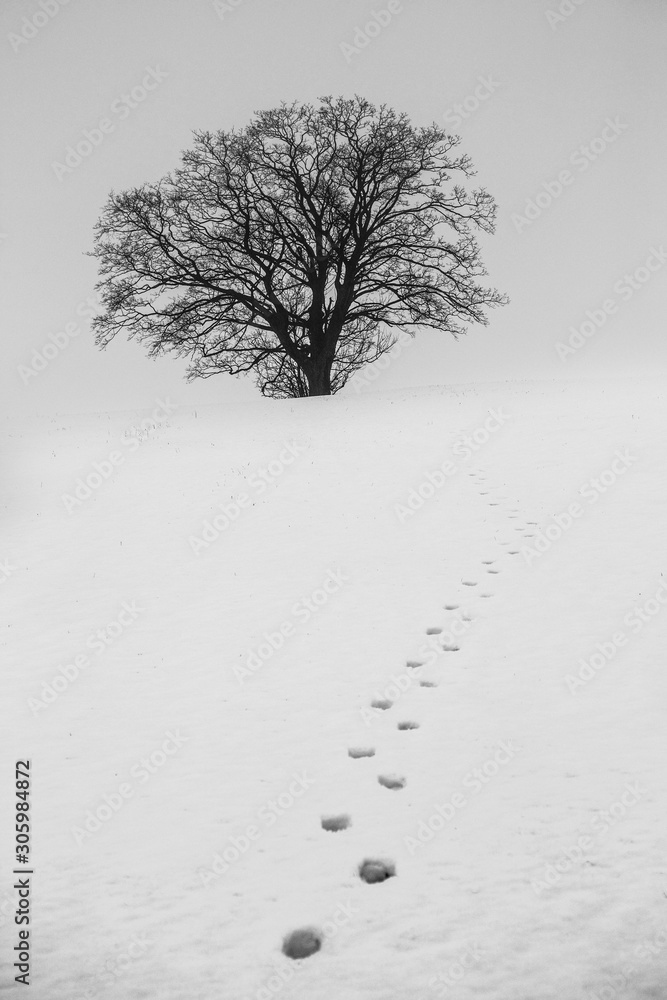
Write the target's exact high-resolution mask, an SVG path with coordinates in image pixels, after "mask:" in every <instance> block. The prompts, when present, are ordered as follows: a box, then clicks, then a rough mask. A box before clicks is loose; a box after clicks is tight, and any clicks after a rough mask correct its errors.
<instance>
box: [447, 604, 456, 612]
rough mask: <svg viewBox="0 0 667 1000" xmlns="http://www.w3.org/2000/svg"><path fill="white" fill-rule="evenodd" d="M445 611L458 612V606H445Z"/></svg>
mask: <svg viewBox="0 0 667 1000" xmlns="http://www.w3.org/2000/svg"><path fill="white" fill-rule="evenodd" d="M444 607H445V611H456V609H457V608H458V604H445V606H444Z"/></svg>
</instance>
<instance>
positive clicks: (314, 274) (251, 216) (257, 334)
mask: <svg viewBox="0 0 667 1000" xmlns="http://www.w3.org/2000/svg"><path fill="white" fill-rule="evenodd" d="M459 141H460V140H459V137H458V136H450V135H447V134H446V133H445V132H444V131H443V130H442V129H441V128H439V127H438V126H437V125H435V124H433V125H430V126H428V127H422V128H416V127H414V126H413V125H411V123H410V121H409V120H408V118H407V116H406V115H404V114H399V113H397V112H396V111H394V110H392V109H391V108H389V107H386V106H385V105H382V106H380V107H379V108H377V107H375V106H374V105H372V104H371V103H369V102H368V101H367V100H364V99H363V98H361V97H358V96H357V97H355V98H353V99H350V100H348V99H344V98H342V97H340V98H335V99H334V98H331V97H326V98H323V99H322V100H321V101H320V102H319V104H318V105H317V106H313V105H310V104H298V103H293V104H284V103H283V104H281V105H280V107H278V108H275V109H273V110H271V111H263V112H259V113H257V114H256V116H255V118H254V120H253V121H252V122H251V124H250V125H248V126H247V127H246V128H244V129H240V130H232V131H229V132H225V131H219V132H215V133H210V132H197V133H195V135H194V146H193V148H192V149H190V150H188V151H187V152H185V153H184V154H183V160H182V166H181V167H180V168H178V169H177V170H175V171H174V172H173V173H171V174H168V175H167V176H165V177H164V178H162V179H161V180H159V181H157V182H156V183H154V184H144V185H142V186H141V187H138V188H134V189H132V190H130V191H125V192H122V193H120V194H115V193H113V192H112V193H111V195H110V197H109V199H108V202H107V204H106V206H105V209H104V211H103V214H102V217H101V219H100V221H99V222H98V223H97V226H96V231H95V249H94V251H93V254H92V255H93V256H95V257H97V258H98V260H99V269H100V282H99V284H98V286H97V287H98V289H99V290H100V292H101V295H102V300H103V305H104V312H102V313H101V314H100V315H99V316H98V317H96V319H95V320H94V324H93V325H94V329H95V332H96V339H97V343H98V344H99V345H100V346H101V347H106V346H107V345H108V344H109V342H110V341H111V340H112V339H113V338H114V337H115V336H116V334H117V333H119V332H121V331H125V332H126V333H127V334H128V335H129V336H130V337H136V338H137V339H138V340H139V341H141V342H144V343H145V344H146V345H147V346H148V353H149V355H150V356H158V355H161V354H163V353H165V352H168V351H172V352H174V353H175V354H177V355H179V356H183V357H187V358H188V359H189V368H188V378H191V379H192V378H198V377H203V378H206V377H208V376H210V375H214V374H216V373H218V372H228V373H231V374H240V373H243V372H253V373H254V375H255V377H256V380H257V383H258V384H259V387H260V389H261V391H262V393H263V394H264V395H269V396H306V395H310V396H316V395H326V394H329V393H331V392H337V391H338V390H339V389H341V388H342V387H343V386H344V385H345V383H346V382H347V380H348V379H349V378H350V376H351V375H353V374H354V373H355V372H356V371H358V369H359V368H361V367H362V366H363V365H365V364H367V363H369V362H372V361H374V360H376V359H377V358H378V357H380V356H381V355H382V354H384V353H385V352H386V351H387V350H389V349H390V347H391V345H392V344H393V342H394V339H395V336H396V331H397V330H407V331H408V332H410V333H412V332H414V331H415V330H417V329H419V328H424V327H432V328H434V329H437V330H442V331H444V332H447V333H450V334H453V335H454V336H458V335H459V334H461V333H464V332H465V329H464V324H466V323H469V322H476V323H482V324H486V323H487V322H488V320H487V317H486V315H485V312H484V307H486V306H495V305H499V304H502V303H504V302H505V301H506V298H505V296H503V295H501V294H500V293H499V292H498V291H496V290H495V289H493V288H484V287H482V286H481V285H480V284H479V283H478V279H480V278H481V277H482V276H484V275H485V274H486V271H485V270H484V267H483V265H482V262H481V260H480V253H479V248H478V246H477V244H476V241H475V239H474V236H473V232H474V230H475V229H480V230H484V231H485V232H487V233H491V232H493V224H494V216H495V203H494V201H493V199H492V197H491V196H490V195H489V194H488V193H487V192H486V191H485V190H484V189H483V188H482V189H478V190H473V191H471V192H470V193H468V192H466V190H465V189H464V188H463V187H462V186H461V184H460V183H458V180H460V179H462V178H465V179H467V178H469V177H471V176H472V175H473V170H472V165H471V163H470V160H469V159H468V157H467V156H465V155H455V150H456V147H457V146H458V144H459Z"/></svg>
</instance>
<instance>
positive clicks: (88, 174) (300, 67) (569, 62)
mask: <svg viewBox="0 0 667 1000" xmlns="http://www.w3.org/2000/svg"><path fill="white" fill-rule="evenodd" d="M388 8H389V10H388ZM560 10H561V11H562V13H559V3H558V2H557V0H402V2H397V0H392V2H391V4H389V3H388V2H386V0H375V2H370V0H356V2H352V0H232V2H228V3H224V2H220V0H218V2H216V3H213V2H211V0H113V2H109V0H68V2H67V3H63V2H62V0H60V2H59V0H42V5H40V4H39V3H38V2H35V0H3V4H2V17H1V26H0V44H1V45H2V46H3V47H4V56H3V59H2V75H3V83H4V89H3V93H4V99H3V101H2V112H1V114H2V130H3V133H4V138H5V142H4V143H3V150H4V153H3V164H2V170H3V183H2V192H3V200H2V206H1V208H0V233H2V239H1V240H0V261H1V264H2V270H3V279H4V280H3V289H2V342H3V349H4V350H3V355H4V364H3V366H2V382H1V384H0V391H1V395H2V400H3V404H4V410H5V412H6V413H7V414H8V415H10V416H13V415H17V416H21V415H29V414H34V413H52V412H75V411H95V410H119V409H127V408H139V407H151V408H152V406H153V405H154V400H155V399H156V398H157V397H160V396H164V395H165V394H168V395H170V397H171V398H172V399H174V400H176V401H177V402H179V403H181V404H182V405H187V406H191V405H194V404H197V403H214V402H221V403H224V402H225V401H226V400H232V401H236V400H250V399H253V398H255V396H256V394H257V390H256V389H255V387H254V384H253V382H252V380H251V379H249V378H244V379H233V378H231V377H229V376H225V375H220V376H217V377H215V378H212V379H209V380H206V381H199V382H196V383H194V384H190V385H188V384H186V383H185V382H184V381H183V373H184V368H185V362H182V361H180V360H177V359H175V358H171V357H167V358H165V359H162V360H160V361H157V362H155V361H148V360H147V359H146V357H145V353H144V349H143V348H142V347H141V346H140V345H138V344H136V343H135V342H128V341H127V340H125V339H121V338H120V337H119V338H117V339H116V340H115V341H114V342H113V344H112V345H111V346H110V347H109V348H107V350H106V351H99V350H98V349H97V348H95V346H94V344H93V341H92V336H91V334H90V331H89V324H88V320H87V319H86V317H85V315H82V314H83V313H85V312H86V311H87V307H86V300H87V299H88V298H89V297H91V296H93V295H94V285H95V282H96V275H97V270H96V261H95V260H94V259H92V258H89V257H86V256H84V253H85V252H86V251H88V250H90V249H91V247H92V229H93V225H94V223H95V221H96V219H97V218H98V216H99V214H100V210H101V208H102V206H103V204H104V202H105V200H106V197H107V195H108V193H109V191H110V190H112V189H114V190H117V191H118V190H122V189H124V188H127V187H131V186H134V185H137V184H141V183H142V182H144V181H154V180H157V179H158V178H159V177H160V176H162V175H163V174H164V173H166V172H167V171H169V170H171V169H172V168H174V167H175V166H176V165H177V164H178V162H179V157H180V153H181V151H182V150H184V149H185V148H187V147H188V146H189V145H190V140H191V133H192V130H193V129H202V128H206V129H211V130H215V129H218V128H224V129H228V128H231V127H233V126H237V127H242V126H244V125H245V124H246V123H247V122H248V120H249V118H250V117H251V116H252V113H253V111H255V110H260V109H265V108H270V107H273V106H275V105H277V104H278V103H279V102H280V101H281V100H288V101H289V100H293V99H298V100H308V101H314V100H316V99H317V98H318V97H319V96H322V95H325V94H333V95H338V94H343V95H346V96H350V95H352V94H354V93H358V94H361V95H363V96H366V97H368V98H369V99H370V100H372V101H374V102H375V103H382V102H385V103H388V104H390V105H392V106H394V107H395V108H397V109H398V110H401V111H406V112H407V113H408V114H409V115H410V117H411V118H412V120H413V121H414V122H415V123H416V124H428V123H430V122H432V121H435V122H437V123H439V124H441V125H443V126H445V127H446V128H448V130H450V131H452V132H458V133H459V134H460V135H461V137H462V146H461V148H462V150H463V151H465V152H468V153H469V154H470V156H471V157H472V159H473V162H474V164H475V167H476V168H477V171H478V175H477V177H476V178H475V183H476V184H483V185H484V186H486V187H487V188H488V189H489V190H490V192H491V193H492V194H493V195H494V197H495V198H496V200H497V202H498V205H499V211H498V223H497V231H496V234H495V235H494V236H490V237H487V236H482V238H481V241H482V244H483V248H484V259H485V261H486V264H487V268H488V271H489V277H488V283H489V284H491V285H494V286H496V287H498V288H499V289H501V290H503V291H505V292H507V293H508V294H509V295H510V297H511V300H512V301H511V304H510V305H509V306H507V307H505V308H502V309H497V310H493V311H492V312H491V313H490V319H491V323H490V325H489V326H488V327H481V326H472V327H469V328H468V331H469V332H468V334H467V336H466V337H465V338H463V339H461V340H459V341H458V342H457V341H455V340H454V339H453V338H452V337H451V336H450V335H446V334H442V335H437V334H436V333H434V332H428V333H424V334H420V335H418V336H417V339H416V341H415V342H413V343H411V344H410V345H409V346H408V347H407V348H406V349H405V350H404V351H403V352H402V354H401V356H400V357H398V358H396V359H395V360H394V361H393V362H392V364H391V366H390V367H389V368H388V369H387V370H386V371H385V372H383V373H382V375H381V377H380V378H378V379H377V381H375V383H374V385H373V387H371V389H370V390H369V391H373V389H374V388H380V387H381V388H383V389H384V388H389V387H393V386H402V385H403V386H411V385H431V384H446V383H461V382H473V381H478V380H479V381H496V380H500V379H515V378H577V379H579V378H591V377H604V378H606V377H613V376H621V375H626V374H637V375H642V374H660V373H662V372H665V368H666V367H667V366H666V360H667V348H666V347H665V336H664V331H665V292H666V289H667V257H666V256H665V254H664V253H662V252H661V248H663V247H664V248H666V249H667V197H666V194H665V188H666V182H665V178H666V174H665V161H666V154H667V114H666V112H667V69H666V64H665V43H666V40H667V3H665V2H664V0H579V2H578V3H575V2H573V0H560ZM390 11H393V13H390ZM568 11H569V13H568ZM375 12H377V19H375V18H373V15H374V13H375ZM383 12H384V13H383ZM379 22H381V24H379ZM369 23H370V27H369V28H368V30H366V26H367V25H368V24H369ZM357 29H361V30H362V31H363V34H361V33H360V32H359V31H358V30H357ZM364 42H366V44H365V45H364V44H363V43H364ZM355 44H356V48H353V47H352V46H355ZM103 119H106V125H105V127H106V129H107V131H106V132H105V131H101V130H100V131H99V132H96V131H94V130H97V129H99V125H100V121H101V120H103ZM86 130H88V132H89V133H91V134H92V136H93V138H95V139H96V140H97V145H96V146H94V148H92V149H91V151H90V153H89V155H84V156H83V157H82V158H81V160H80V162H79V163H78V164H77V163H76V160H73V159H72V157H71V155H70V157H69V165H68V163H67V162H66V159H65V158H66V153H67V148H68V147H70V146H71V147H76V146H77V144H79V143H81V141H82V140H83V139H84V138H85V132H86ZM81 148H82V149H83V150H84V152H85V150H86V146H85V144H84V145H83V146H82V147H81ZM559 177H560V180H559ZM538 195H539V197H538ZM536 199H537V200H536ZM529 201H532V202H533V205H532V207H528V208H527V204H528V202H529ZM589 314H590V315H589ZM585 323H588V324H589V325H588V326H585V327H584V333H587V334H588V336H585V335H583V334H581V333H580V335H579V340H578V341H577V339H576V337H575V339H574V343H580V344H581V346H579V347H577V348H576V349H574V350H572V349H571V348H568V346H567V345H568V341H569V338H570V337H572V334H573V329H578V330H581V328H582V324H585ZM68 324H69V326H68ZM73 324H76V325H75V326H73ZM68 329H69V331H70V333H73V334H74V335H72V336H71V337H70V336H68V334H67V332H66V331H67V330H68ZM63 331H65V333H63ZM54 337H55V340H56V341H57V344H56V346H54V341H53V338H54ZM559 343H560V344H561V345H566V346H565V347H564V348H563V347H561V348H560V350H559V349H558V348H557V345H558V344H559ZM46 345H51V346H50V347H47V350H46V354H47V355H49V357H47V358H46V359H45V360H44V353H43V352H44V349H45V346H46ZM58 345H64V346H58ZM34 352H37V353H34ZM566 352H567V353H566ZM40 357H41V358H42V359H43V360H42V361H40V360H39V358H40ZM40 367H41V368H42V370H40V371H37V369H38V368H40ZM346 391H348V392H349V391H351V390H350V389H348V390H346Z"/></svg>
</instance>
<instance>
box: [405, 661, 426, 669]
mask: <svg viewBox="0 0 667 1000" xmlns="http://www.w3.org/2000/svg"><path fill="white" fill-rule="evenodd" d="M405 665H406V667H407V668H408V670H418V669H419V668H420V667H423V666H424V661H423V660H408V661H407V663H406V664H405Z"/></svg>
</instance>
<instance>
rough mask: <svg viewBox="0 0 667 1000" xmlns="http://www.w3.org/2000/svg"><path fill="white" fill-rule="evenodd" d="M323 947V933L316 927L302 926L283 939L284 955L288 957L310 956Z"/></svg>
mask: <svg viewBox="0 0 667 1000" xmlns="http://www.w3.org/2000/svg"><path fill="white" fill-rule="evenodd" d="M321 947H322V934H321V932H320V931H319V930H318V929H317V928H316V927H301V928H299V930H296V931H292V932H291V934H288V935H287V936H286V937H285V939H284V941H283V955H287V957H288V958H308V957H309V956H310V955H314V954H315V952H316V951H319V950H320V948H321Z"/></svg>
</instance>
